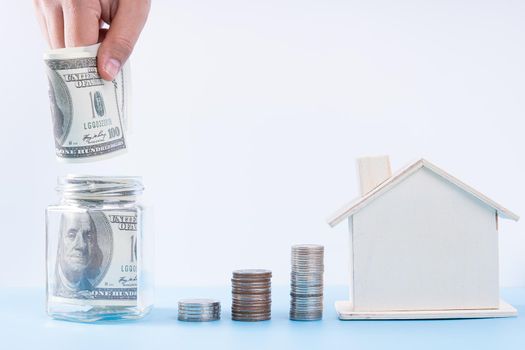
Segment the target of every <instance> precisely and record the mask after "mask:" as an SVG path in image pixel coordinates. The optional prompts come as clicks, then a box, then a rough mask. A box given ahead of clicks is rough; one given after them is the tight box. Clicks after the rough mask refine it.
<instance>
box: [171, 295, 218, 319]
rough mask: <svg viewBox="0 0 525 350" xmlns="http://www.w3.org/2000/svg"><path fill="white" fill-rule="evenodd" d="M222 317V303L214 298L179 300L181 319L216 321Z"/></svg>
mask: <svg viewBox="0 0 525 350" xmlns="http://www.w3.org/2000/svg"><path fill="white" fill-rule="evenodd" d="M220 318H221V303H220V302H219V301H218V300H214V299H183V300H180V301H179V320H180V321H193V322H204V321H216V320H219V319H220Z"/></svg>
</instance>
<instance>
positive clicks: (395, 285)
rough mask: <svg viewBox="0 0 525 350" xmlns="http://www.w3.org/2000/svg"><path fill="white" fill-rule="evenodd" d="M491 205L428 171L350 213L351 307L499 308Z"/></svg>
mask: <svg viewBox="0 0 525 350" xmlns="http://www.w3.org/2000/svg"><path fill="white" fill-rule="evenodd" d="M495 214H496V213H495V210H494V209H493V208H491V207H489V206H487V205H486V204H485V203H483V202H481V201H480V200H478V199H476V198H475V197H473V196H472V195H470V194H468V193H466V192H465V191H463V190H462V189H460V188H458V187H457V186H455V185H453V184H451V183H449V182H447V181H446V180H444V179H443V178H441V177H439V176H437V175H436V174H434V173H433V172H431V171H429V170H428V169H426V168H424V167H423V168H421V169H419V170H418V171H416V172H415V173H414V174H412V175H411V176H409V177H408V178H407V179H405V180H404V181H402V182H401V183H399V184H398V185H396V186H394V187H393V188H391V189H390V190H389V191H387V192H386V193H384V194H382V195H381V196H379V197H378V198H376V199H375V200H373V201H372V202H370V203H369V204H368V205H367V206H366V207H364V208H362V209H361V210H359V211H358V212H356V213H355V214H354V215H353V218H352V220H353V230H352V250H353V269H352V268H351V270H353V274H352V277H351V278H352V279H353V281H350V282H351V284H352V285H353V297H351V298H352V300H353V305H354V309H355V311H386V310H443V309H480V308H497V307H498V303H499V281H498V235H497V230H496V215H495Z"/></svg>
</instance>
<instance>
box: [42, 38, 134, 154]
mask: <svg viewBox="0 0 525 350" xmlns="http://www.w3.org/2000/svg"><path fill="white" fill-rule="evenodd" d="M98 47H99V44H97V45H92V46H86V47H75V48H65V49H56V50H49V51H48V52H46V53H45V54H44V61H45V63H46V67H47V75H48V78H49V98H50V103H51V115H52V117H53V129H54V136H55V149H56V155H57V157H58V158H59V159H61V160H65V161H68V162H78V161H91V160H98V159H101V158H108V157H110V156H114V155H117V154H120V153H123V152H125V151H126V132H127V129H128V125H127V124H128V113H129V112H128V104H129V95H130V94H129V90H130V88H131V87H130V79H129V65H128V63H126V64H124V66H123V68H122V69H121V71H120V72H119V74H118V75H117V76H116V77H115V78H114V79H113V80H112V81H105V80H103V79H102V78H101V77H100V75H99V73H98V70H97V51H98Z"/></svg>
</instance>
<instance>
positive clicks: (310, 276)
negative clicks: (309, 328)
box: [290, 244, 324, 321]
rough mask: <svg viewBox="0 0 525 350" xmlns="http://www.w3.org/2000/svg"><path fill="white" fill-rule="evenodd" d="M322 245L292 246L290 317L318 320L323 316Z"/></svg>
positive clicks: (293, 318)
mask: <svg viewBox="0 0 525 350" xmlns="http://www.w3.org/2000/svg"><path fill="white" fill-rule="evenodd" d="M323 259H324V247H323V246H322V245H315V244H300V245H294V246H292V274H291V291H290V296H291V301H290V319H292V320H304V321H307V320H320V319H321V318H322V317H323V274H324V263H323Z"/></svg>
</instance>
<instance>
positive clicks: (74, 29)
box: [62, 0, 101, 47]
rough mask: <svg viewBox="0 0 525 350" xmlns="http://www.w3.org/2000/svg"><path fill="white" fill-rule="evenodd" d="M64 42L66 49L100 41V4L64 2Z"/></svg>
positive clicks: (84, 1)
mask: <svg viewBox="0 0 525 350" xmlns="http://www.w3.org/2000/svg"><path fill="white" fill-rule="evenodd" d="M62 11H63V13H64V33H65V34H64V36H65V37H64V41H65V45H66V47H76V46H88V45H93V44H96V43H97V41H98V34H99V33H98V31H99V21H100V13H101V9H100V2H99V1H89V0H69V1H63V5H62Z"/></svg>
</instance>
